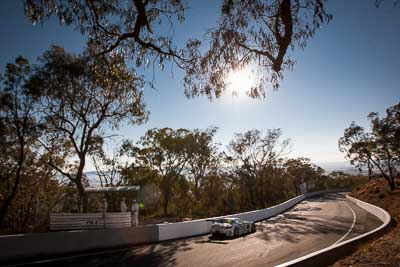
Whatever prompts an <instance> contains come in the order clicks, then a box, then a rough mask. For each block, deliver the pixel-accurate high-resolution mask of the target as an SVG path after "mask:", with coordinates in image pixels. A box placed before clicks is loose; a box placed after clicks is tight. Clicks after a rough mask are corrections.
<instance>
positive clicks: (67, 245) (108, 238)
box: [0, 190, 343, 262]
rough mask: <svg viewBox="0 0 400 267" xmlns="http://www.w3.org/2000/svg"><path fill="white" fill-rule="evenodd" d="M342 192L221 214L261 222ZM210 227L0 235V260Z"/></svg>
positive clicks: (132, 242)
mask: <svg viewBox="0 0 400 267" xmlns="http://www.w3.org/2000/svg"><path fill="white" fill-rule="evenodd" d="M341 191H343V190H325V191H318V192H314V193H309V194H306V195H300V196H297V197H295V198H292V199H290V200H288V201H286V202H284V203H282V204H279V205H276V206H273V207H270V208H266V209H261V210H255V211H249V212H244V213H238V214H232V215H228V216H224V217H238V218H241V219H243V220H250V221H261V220H264V219H267V218H269V217H272V216H275V215H277V214H279V213H281V212H283V211H285V210H287V209H289V208H291V207H293V206H294V205H296V204H298V203H299V202H301V201H303V200H304V199H305V198H308V197H312V196H314V195H317V194H323V193H334V192H341ZM211 219H215V218H211ZM210 227H211V223H210V222H209V221H207V219H202V220H194V221H189V222H179V223H168V224H158V225H149V226H140V227H127V228H115V229H98V230H77V231H64V232H53V233H42V234H21V235H9V236H0V248H1V249H0V262H7V261H10V260H16V259H20V258H30V257H35V256H45V255H46V256H49V255H57V254H58V255H60V254H66V253H74V252H79V251H88V250H94V249H102V248H111V247H122V246H130V245H136V244H145V243H152V242H157V241H164V240H170V239H177V238H186V237H191V236H197V235H204V234H208V233H209V232H210Z"/></svg>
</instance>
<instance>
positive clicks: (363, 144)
mask: <svg viewBox="0 0 400 267" xmlns="http://www.w3.org/2000/svg"><path fill="white" fill-rule="evenodd" d="M368 118H369V120H370V123H371V132H369V133H368V132H365V130H364V128H363V127H361V126H358V125H357V124H356V123H355V122H352V123H351V125H350V127H349V128H347V129H345V131H344V136H343V137H341V138H340V139H339V148H340V150H341V151H342V152H344V153H346V157H347V158H348V159H350V162H351V163H352V164H353V165H355V166H356V167H363V166H368V170H369V176H370V177H371V174H372V171H373V169H375V170H377V171H378V172H379V174H380V175H382V176H383V177H384V178H385V179H386V181H387V182H388V184H389V186H390V188H391V189H392V190H394V189H395V187H396V184H395V177H396V176H398V175H399V173H400V141H399V140H400V103H399V104H397V105H394V106H392V107H389V108H388V109H387V110H386V116H385V117H380V116H379V114H378V113H374V112H373V113H370V114H369V116H368Z"/></svg>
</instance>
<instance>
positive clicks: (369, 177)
mask: <svg viewBox="0 0 400 267" xmlns="http://www.w3.org/2000/svg"><path fill="white" fill-rule="evenodd" d="M371 180H372V166H371V161H370V160H369V159H368V181H371Z"/></svg>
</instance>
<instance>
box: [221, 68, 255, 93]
mask: <svg viewBox="0 0 400 267" xmlns="http://www.w3.org/2000/svg"><path fill="white" fill-rule="evenodd" d="M226 83H227V91H228V93H232V94H233V95H238V96H240V95H245V94H246V93H247V92H248V91H249V90H250V89H251V87H252V86H253V85H254V75H253V73H252V72H251V70H250V68H249V67H245V68H242V69H239V70H234V71H231V72H230V73H229V74H228V76H227V78H226Z"/></svg>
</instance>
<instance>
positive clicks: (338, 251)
mask: <svg viewBox="0 0 400 267" xmlns="http://www.w3.org/2000/svg"><path fill="white" fill-rule="evenodd" d="M346 198H347V200H349V201H351V202H353V203H355V204H356V205H358V206H359V207H360V208H362V209H365V210H366V211H368V212H369V213H372V214H373V215H375V216H376V217H377V218H379V219H380V220H381V221H382V225H380V226H379V227H377V228H375V229H373V230H371V231H369V232H367V233H364V234H362V235H359V236H357V237H354V238H352V239H349V240H346V241H343V242H341V243H338V244H334V245H332V246H329V247H327V248H325V249H321V250H318V251H315V252H313V253H310V254H308V255H305V256H303V257H300V258H297V259H295V260H292V261H289V262H286V263H283V264H280V265H278V266H277V267H287V266H296V267H299V266H327V265H330V264H332V263H333V262H335V261H336V260H338V259H340V258H342V257H343V256H345V255H347V254H349V251H351V250H352V249H354V248H355V246H356V245H357V243H358V242H359V241H361V240H363V239H365V238H368V237H371V236H373V235H374V234H378V233H379V232H381V231H383V230H384V229H385V228H386V227H388V225H389V223H390V221H391V217H390V214H389V213H388V212H387V211H385V210H384V209H382V208H380V207H377V206H374V205H372V204H369V203H366V202H364V201H361V200H359V199H356V198H353V197H350V196H346Z"/></svg>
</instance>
